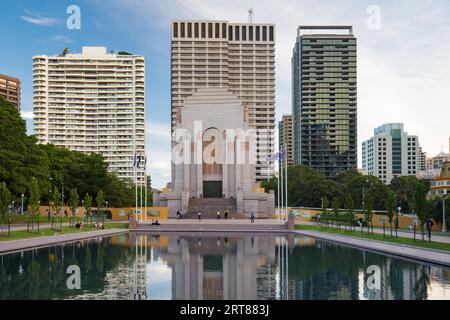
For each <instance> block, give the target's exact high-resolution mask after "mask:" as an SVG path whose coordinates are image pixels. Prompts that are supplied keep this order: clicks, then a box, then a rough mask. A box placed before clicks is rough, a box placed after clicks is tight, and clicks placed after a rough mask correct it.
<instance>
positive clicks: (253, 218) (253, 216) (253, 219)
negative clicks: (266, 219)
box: [250, 212, 255, 223]
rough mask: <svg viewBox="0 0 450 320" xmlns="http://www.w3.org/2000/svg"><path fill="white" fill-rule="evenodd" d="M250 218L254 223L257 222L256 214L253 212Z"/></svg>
mask: <svg viewBox="0 0 450 320" xmlns="http://www.w3.org/2000/svg"><path fill="white" fill-rule="evenodd" d="M250 220H251V222H252V223H255V215H254V214H253V212H252V215H251V216H250Z"/></svg>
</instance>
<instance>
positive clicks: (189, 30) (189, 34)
mask: <svg viewBox="0 0 450 320" xmlns="http://www.w3.org/2000/svg"><path fill="white" fill-rule="evenodd" d="M187 28H188V29H187V32H188V38H192V23H188V25H187Z"/></svg>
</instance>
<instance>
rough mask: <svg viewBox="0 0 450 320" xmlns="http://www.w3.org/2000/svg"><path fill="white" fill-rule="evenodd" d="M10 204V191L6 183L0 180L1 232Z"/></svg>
mask: <svg viewBox="0 0 450 320" xmlns="http://www.w3.org/2000/svg"><path fill="white" fill-rule="evenodd" d="M10 204H11V193H10V192H9V190H8V188H7V187H6V183H5V182H2V183H0V218H1V220H2V221H1V224H2V232H3V225H4V223H5V222H6V218H7V215H8V208H9V206H10Z"/></svg>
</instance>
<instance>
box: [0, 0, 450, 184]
mask: <svg viewBox="0 0 450 320" xmlns="http://www.w3.org/2000/svg"><path fill="white" fill-rule="evenodd" d="M73 4H75V5H78V6H79V7H80V9H81V30H69V29H67V28H66V19H67V18H68V14H66V9H67V7H68V6H69V5H73ZM371 5H375V6H377V7H376V8H377V10H379V13H380V15H379V19H376V21H377V22H379V23H378V24H376V28H373V27H370V26H373V24H372V25H371V24H369V25H368V20H369V22H370V21H374V20H373V19H371V18H374V17H375V16H374V14H373V12H374V11H371V8H372V7H370V6H371ZM250 7H253V8H254V11H255V15H254V21H256V22H268V23H275V24H276V40H277V43H276V108H277V114H276V115H277V118H278V119H280V118H281V116H282V114H284V113H290V110H291V98H290V97H291V84H290V79H291V69H290V59H291V53H292V47H293V45H294V42H295V37H296V27H297V26H298V25H309V24H345V25H353V26H354V33H355V35H356V36H357V38H358V136H359V139H358V140H359V147H360V146H361V143H362V141H363V140H365V139H367V138H369V137H370V135H371V134H372V132H373V128H374V127H377V126H379V125H381V124H383V123H386V122H403V123H404V124H405V129H406V131H407V132H408V133H409V134H415V135H418V136H419V141H420V143H421V145H422V146H423V148H424V150H425V151H427V152H428V153H429V154H430V155H435V154H437V153H438V152H439V151H441V150H444V151H448V139H449V136H450V125H449V119H450V102H449V101H450V90H449V88H450V1H447V0H441V1H434V0H421V1H413V0H390V1H375V0H368V1H366V0H341V1H334V0H316V1H312V0H292V1H288V0H283V1H279V0H278V1H275V0H228V1H218V0H170V1H162V0H108V1H101V0H83V1H75V0H69V1H66V0H40V1H34V0H2V1H1V3H0V12H1V25H0V37H1V39H2V48H1V50H0V73H5V74H8V75H11V76H15V77H18V78H20V79H21V81H22V86H23V89H22V110H23V117H24V118H25V119H27V124H28V130H29V133H32V123H31V111H32V82H31V80H32V56H33V55H38V54H47V55H53V54H57V53H60V52H61V51H62V50H63V49H64V48H65V47H67V48H69V49H70V50H71V51H72V52H80V51H81V47H82V46H89V45H92V46H106V47H107V48H108V49H109V50H126V51H129V52H132V53H135V54H141V55H144V56H145V57H146V63H147V119H146V121H147V137H148V139H147V148H148V152H149V155H150V168H149V170H150V173H151V175H152V180H153V184H154V186H155V187H162V186H164V185H165V183H166V182H167V181H168V180H169V179H170V144H169V141H170V134H169V128H170V22H171V21H172V20H173V19H221V20H228V21H231V22H246V21H247V19H248V17H247V11H246V10H247V9H248V8H250ZM368 10H369V11H368ZM375 18H376V17H375ZM358 158H360V154H359V155H358ZM359 162H361V160H360V159H359Z"/></svg>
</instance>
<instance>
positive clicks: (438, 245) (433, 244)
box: [295, 225, 450, 251]
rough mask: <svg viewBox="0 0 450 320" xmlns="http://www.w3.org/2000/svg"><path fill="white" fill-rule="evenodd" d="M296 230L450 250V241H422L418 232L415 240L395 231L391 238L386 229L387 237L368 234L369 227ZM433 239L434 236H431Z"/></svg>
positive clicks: (296, 227) (303, 226)
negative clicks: (399, 235)
mask: <svg viewBox="0 0 450 320" xmlns="http://www.w3.org/2000/svg"><path fill="white" fill-rule="evenodd" d="M295 229H296V230H312V231H320V232H326V233H332V234H337V235H342V236H351V237H357V238H363V239H369V240H377V241H385V242H389V243H394V244H400V245H408V246H415V247H421V248H428V249H438V250H445V251H450V244H449V243H441V242H428V237H425V240H426V241H422V235H421V234H417V235H416V237H417V238H416V242H414V239H409V238H401V237H398V238H395V232H394V233H393V235H394V237H392V238H391V236H390V231H389V230H386V237H383V235H382V234H376V233H375V234H367V229H364V231H363V233H362V234H361V231H360V230H358V229H356V230H358V231H344V230H343V229H342V230H340V229H337V228H328V227H325V226H323V227H321V226H307V225H295ZM431 241H433V236H431Z"/></svg>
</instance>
